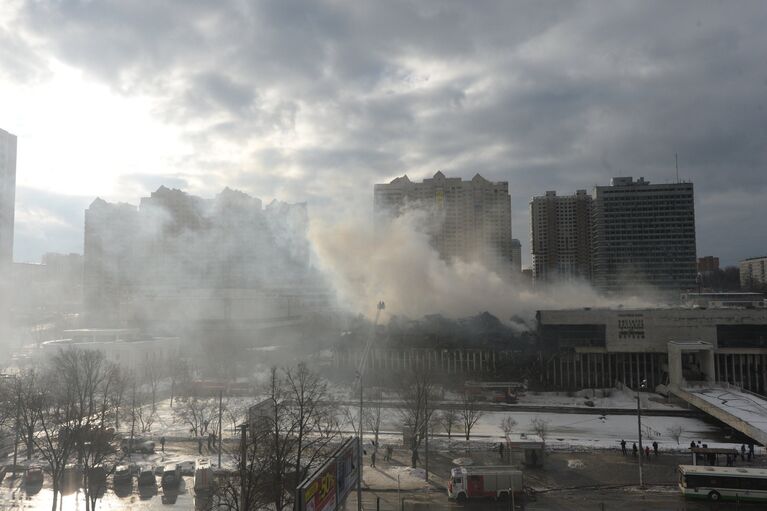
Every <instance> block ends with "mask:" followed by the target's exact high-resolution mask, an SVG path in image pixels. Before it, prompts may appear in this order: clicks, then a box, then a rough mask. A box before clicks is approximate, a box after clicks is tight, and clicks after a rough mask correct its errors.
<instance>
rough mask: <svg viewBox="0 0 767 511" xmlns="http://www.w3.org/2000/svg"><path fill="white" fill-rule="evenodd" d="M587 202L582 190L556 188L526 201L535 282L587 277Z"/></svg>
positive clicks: (589, 202)
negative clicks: (562, 192)
mask: <svg viewBox="0 0 767 511" xmlns="http://www.w3.org/2000/svg"><path fill="white" fill-rule="evenodd" d="M591 205H592V199H591V196H590V195H589V194H587V193H586V190H578V191H577V192H576V193H575V195H564V196H557V193H556V192H546V195H543V196H540V197H533V198H532V200H531V201H530V232H531V236H532V240H531V245H530V250H531V253H532V256H533V279H534V281H535V282H544V281H554V280H570V279H573V278H583V279H589V277H590V276H591Z"/></svg>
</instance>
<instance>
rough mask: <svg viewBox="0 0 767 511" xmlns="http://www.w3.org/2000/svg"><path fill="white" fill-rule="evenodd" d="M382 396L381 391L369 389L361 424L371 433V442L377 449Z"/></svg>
mask: <svg viewBox="0 0 767 511" xmlns="http://www.w3.org/2000/svg"><path fill="white" fill-rule="evenodd" d="M382 398H383V395H382V393H381V389H370V391H369V392H368V397H367V399H366V400H365V402H366V403H367V406H366V407H365V408H364V410H363V416H362V418H363V423H364V424H365V427H366V428H367V429H368V430H369V431H370V432H372V433H373V442H374V443H375V445H376V447H378V436H379V434H380V432H381V410H382V407H383V403H382Z"/></svg>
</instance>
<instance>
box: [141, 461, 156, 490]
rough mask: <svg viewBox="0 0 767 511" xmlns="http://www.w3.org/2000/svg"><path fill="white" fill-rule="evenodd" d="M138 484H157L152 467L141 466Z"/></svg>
mask: <svg viewBox="0 0 767 511" xmlns="http://www.w3.org/2000/svg"><path fill="white" fill-rule="evenodd" d="M138 484H139V486H145V485H152V484H157V480H156V479H155V478H154V469H153V468H152V465H141V466H140V467H139V471H138Z"/></svg>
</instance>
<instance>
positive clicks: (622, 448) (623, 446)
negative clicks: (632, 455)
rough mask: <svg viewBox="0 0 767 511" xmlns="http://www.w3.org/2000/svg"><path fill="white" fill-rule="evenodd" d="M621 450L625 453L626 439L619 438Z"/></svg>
mask: <svg viewBox="0 0 767 511" xmlns="http://www.w3.org/2000/svg"><path fill="white" fill-rule="evenodd" d="M621 452H622V453H623V455H624V456H625V455H626V441H625V440H623V439H622V438H621Z"/></svg>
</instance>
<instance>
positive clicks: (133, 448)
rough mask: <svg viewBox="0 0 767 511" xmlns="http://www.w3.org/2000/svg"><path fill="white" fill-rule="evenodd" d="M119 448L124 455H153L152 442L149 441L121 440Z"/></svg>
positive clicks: (138, 439) (137, 439) (136, 439)
mask: <svg viewBox="0 0 767 511" xmlns="http://www.w3.org/2000/svg"><path fill="white" fill-rule="evenodd" d="M120 447H121V448H122V450H123V452H124V453H126V454H129V453H132V452H137V453H141V454H154V442H153V441H151V440H144V439H141V438H134V439H133V442H131V440H130V438H123V440H122V442H121V443H120Z"/></svg>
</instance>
